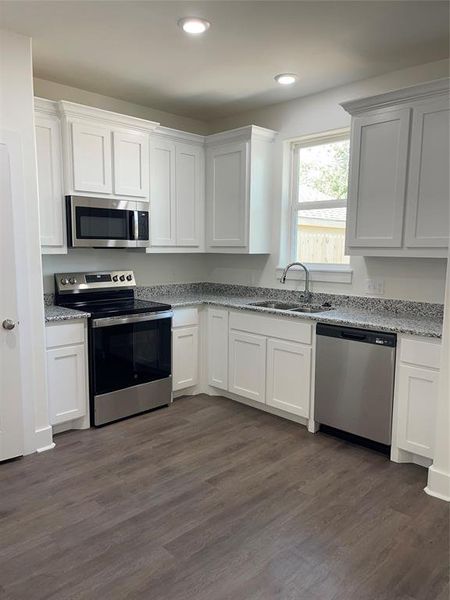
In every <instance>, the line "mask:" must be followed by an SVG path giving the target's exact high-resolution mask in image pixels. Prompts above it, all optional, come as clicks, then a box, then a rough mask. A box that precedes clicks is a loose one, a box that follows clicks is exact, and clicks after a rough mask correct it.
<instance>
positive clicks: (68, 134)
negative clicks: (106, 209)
mask: <svg viewBox="0 0 450 600" xmlns="http://www.w3.org/2000/svg"><path fill="white" fill-rule="evenodd" d="M58 107H59V111H60V113H61V117H62V123H63V143H64V174H65V177H64V180H65V186H64V187H65V192H66V194H75V195H76V194H78V195H85V196H96V197H105V198H110V197H115V198H123V199H127V200H129V199H131V198H135V199H137V200H139V201H145V200H148V199H149V160H148V154H149V134H150V132H151V131H153V130H154V129H155V127H157V125H158V124H157V123H153V122H151V121H144V120H143V119H138V118H135V117H129V116H126V115H119V114H117V113H112V112H109V111H105V110H100V109H96V108H92V107H89V106H84V105H80V104H74V103H72V102H65V101H61V102H59V103H58Z"/></svg>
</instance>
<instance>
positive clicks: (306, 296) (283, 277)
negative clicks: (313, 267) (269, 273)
mask: <svg viewBox="0 0 450 600" xmlns="http://www.w3.org/2000/svg"><path fill="white" fill-rule="evenodd" d="M295 266H298V267H301V268H302V269H304V271H305V291H304V292H303V298H304V299H305V302H309V301H310V300H311V292H310V291H309V269H308V267H307V266H306V265H304V264H303V263H301V262H293V263H289V264H288V266H287V267H286V268H285V269H284V270H283V273H282V274H281V278H280V282H281V283H286V275H287V273H288V271H289V269H290V268H291V267H295Z"/></svg>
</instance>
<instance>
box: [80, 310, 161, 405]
mask: <svg viewBox="0 0 450 600" xmlns="http://www.w3.org/2000/svg"><path fill="white" fill-rule="evenodd" d="M91 331H92V361H93V363H92V366H93V373H92V374H93V384H94V395H96V396H97V395H99V394H106V393H108V392H113V391H115V390H120V389H124V388H127V387H131V386H133V385H139V384H142V383H148V382H150V381H156V380H157V379H162V378H164V377H168V376H169V375H170V374H171V356H172V348H171V344H172V336H171V319H158V320H155V321H143V322H139V323H130V324H123V325H113V326H110V327H96V328H93V329H92V330H91Z"/></svg>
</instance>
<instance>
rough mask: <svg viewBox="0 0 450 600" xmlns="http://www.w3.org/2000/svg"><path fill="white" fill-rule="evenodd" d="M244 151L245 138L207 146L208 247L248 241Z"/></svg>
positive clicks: (246, 166) (238, 245)
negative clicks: (229, 142) (217, 145)
mask: <svg viewBox="0 0 450 600" xmlns="http://www.w3.org/2000/svg"><path fill="white" fill-rule="evenodd" d="M248 155H249V144H248V142H237V143H232V144H226V145H223V146H220V147H214V148H208V150H207V159H206V160H207V165H206V190H207V191H206V194H207V213H208V220H207V230H208V244H209V245H210V246H212V247H246V246H247V245H248V223H247V221H248V202H249V173H248V170H249V169H248Z"/></svg>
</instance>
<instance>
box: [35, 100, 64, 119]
mask: <svg viewBox="0 0 450 600" xmlns="http://www.w3.org/2000/svg"><path fill="white" fill-rule="evenodd" d="M34 110H37V111H39V112H40V113H43V114H47V115H52V116H57V115H58V103H57V102H55V101H54V100H47V98H38V97H36V96H35V98H34Z"/></svg>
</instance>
